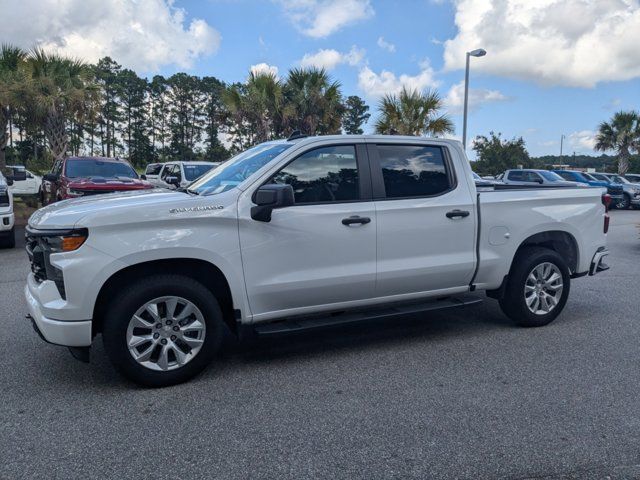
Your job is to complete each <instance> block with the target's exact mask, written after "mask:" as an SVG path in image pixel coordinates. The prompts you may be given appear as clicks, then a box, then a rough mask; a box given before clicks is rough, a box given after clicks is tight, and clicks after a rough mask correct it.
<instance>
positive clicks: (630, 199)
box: [591, 172, 640, 210]
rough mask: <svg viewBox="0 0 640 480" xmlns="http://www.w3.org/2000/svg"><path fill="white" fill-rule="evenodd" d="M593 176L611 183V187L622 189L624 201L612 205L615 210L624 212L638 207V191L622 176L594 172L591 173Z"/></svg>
mask: <svg viewBox="0 0 640 480" xmlns="http://www.w3.org/2000/svg"><path fill="white" fill-rule="evenodd" d="M591 176H592V177H594V178H597V179H598V180H602V181H603V182H609V184H610V185H614V186H618V187H619V188H621V189H622V199H620V200H618V201H617V202H615V203H614V202H612V203H611V204H612V205H613V206H614V207H615V208H619V209H621V210H624V209H627V208H629V207H630V206H631V205H634V206H636V205H638V203H639V201H640V199H639V198H638V196H637V190H638V189H637V187H636V186H635V185H633V184H632V183H629V181H628V180H625V179H624V178H622V177H621V176H619V175H616V174H613V173H602V172H593V173H591ZM621 180H622V181H624V183H623V182H621Z"/></svg>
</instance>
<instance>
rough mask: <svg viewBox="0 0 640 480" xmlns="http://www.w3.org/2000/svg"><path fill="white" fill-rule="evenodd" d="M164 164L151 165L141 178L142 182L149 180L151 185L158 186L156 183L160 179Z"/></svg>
mask: <svg viewBox="0 0 640 480" xmlns="http://www.w3.org/2000/svg"><path fill="white" fill-rule="evenodd" d="M163 165H164V163H150V164H148V165H147V168H145V171H144V173H143V174H142V175H141V176H140V178H142V180H147V181H148V182H149V183H151V184H153V185H156V182H157V181H158V179H159V178H160V171H161V170H162V166H163Z"/></svg>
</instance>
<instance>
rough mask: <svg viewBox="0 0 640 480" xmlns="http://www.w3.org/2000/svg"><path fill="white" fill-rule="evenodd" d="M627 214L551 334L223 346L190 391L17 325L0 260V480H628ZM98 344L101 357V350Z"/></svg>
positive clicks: (430, 333) (316, 337) (637, 215)
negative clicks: (607, 253) (599, 269)
mask: <svg viewBox="0 0 640 480" xmlns="http://www.w3.org/2000/svg"><path fill="white" fill-rule="evenodd" d="M638 223H640V212H639V211H625V212H617V211H616V212H612V228H611V232H610V234H609V247H610V249H611V252H612V255H611V257H610V259H609V262H608V263H609V264H610V265H611V267H612V268H611V270H610V271H608V272H605V273H603V274H601V275H598V276H596V277H589V278H582V279H579V280H576V281H575V282H574V283H573V285H572V292H571V295H570V298H569V303H568V305H567V308H566V309H565V312H564V313H563V314H562V315H561V316H560V318H559V319H558V320H556V321H555V322H554V323H553V324H551V325H549V326H547V327H544V328H540V329H521V328H517V327H515V326H513V325H512V324H511V323H510V322H509V321H508V319H507V318H506V317H504V316H503V315H502V313H501V312H500V310H499V309H498V307H497V304H496V303H495V302H494V301H492V300H487V301H486V302H485V304H484V305H483V306H481V307H479V308H475V309H468V310H459V311H456V312H451V311H449V312H447V313H437V314H436V313H432V314H429V315H428V316H427V317H404V318H398V319H393V320H387V321H384V322H381V321H378V322H373V323H368V324H366V325H360V326H350V327H343V328H337V329H333V330H327V331H322V332H307V333H304V334H296V335H288V336H284V337H278V338H270V339H267V340H259V341H257V342H255V343H254V344H253V345H239V346H237V345H230V346H229V347H227V348H226V350H225V352H224V353H223V354H222V356H221V358H220V359H219V360H218V361H217V363H215V364H214V365H211V367H210V368H209V369H208V370H206V372H205V373H204V374H203V375H201V376H200V377H198V378H197V379H195V380H194V381H191V382H190V383H187V384H183V385H179V386H176V387H171V388H165V389H159V390H149V389H142V388H139V387H136V386H135V385H132V384H131V383H128V382H126V381H124V380H123V379H122V378H120V377H119V376H118V375H117V374H116V372H115V371H114V370H113V368H112V367H111V365H110V364H109V363H108V361H107V359H106V357H105V355H104V351H103V348H102V344H101V341H97V342H96V343H95V345H94V348H93V352H92V363H91V364H89V365H87V364H83V363H80V362H78V361H76V360H74V359H73V358H72V357H71V356H70V354H69V353H68V352H67V350H66V349H64V348H61V347H55V346H52V345H48V344H45V343H43V342H42V341H41V340H40V339H39V338H38V337H37V335H36V334H35V333H34V332H33V330H32V329H31V326H30V325H29V324H28V323H27V322H26V321H25V320H24V314H25V312H26V306H25V302H24V300H23V297H22V289H23V286H24V279H25V276H26V274H27V271H28V262H27V258H26V254H25V253H24V251H23V250H22V248H21V246H22V243H23V242H21V241H19V247H18V248H16V249H15V250H11V251H0V329H1V331H2V335H0V350H1V351H2V352H3V357H2V360H3V361H2V368H1V369H0V478H3V479H17V478H36V477H39V478H47V479H48V478H107V477H109V478H134V477H135V478H140V479H145V478H172V479H173V478H184V479H193V478H220V479H236V478H237V479H241V478H252V479H255V478H349V479H352V478H363V479H364V478H367V479H370V478H468V479H477V478H513V479H530V478H531V479H533V478H535V479H541V478H544V479H547V478H554V479H555V478H561V479H574V478H575V479H604V478H610V479H628V478H640V358H639V345H640V341H639V340H640V300H639V297H640V290H639V288H638V285H639V284H640V261H639V259H640V231H639V230H638V228H636V224H638ZM98 340H100V339H98Z"/></svg>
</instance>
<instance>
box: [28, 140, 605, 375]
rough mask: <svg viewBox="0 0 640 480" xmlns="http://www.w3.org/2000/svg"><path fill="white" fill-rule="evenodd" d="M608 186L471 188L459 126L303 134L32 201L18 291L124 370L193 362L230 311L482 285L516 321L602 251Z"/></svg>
mask: <svg viewBox="0 0 640 480" xmlns="http://www.w3.org/2000/svg"><path fill="white" fill-rule="evenodd" d="M606 200H607V199H606V197H604V198H603V196H602V192H601V191H599V190H598V189H591V188H557V189H549V188H542V187H540V186H538V185H536V186H532V187H530V188H526V187H520V188H516V189H514V188H513V187H509V186H507V185H495V186H494V187H493V188H491V189H487V190H485V191H482V192H478V190H477V189H476V186H475V183H474V181H473V177H472V174H471V167H470V165H469V161H468V160H467V158H466V156H465V154H464V151H463V149H462V145H461V144H460V143H459V142H456V141H453V140H444V139H428V138H421V137H401V136H364V135H354V136H351V135H337V136H327V137H308V138H301V137H299V136H296V137H295V138H292V139H290V140H280V141H273V142H267V143H263V144H260V145H257V146H255V147H253V148H251V149H249V150H247V151H245V152H243V153H241V154H239V155H237V156H236V157H234V158H232V159H231V160H229V161H227V162H226V163H225V164H224V165H222V166H220V167H219V168H217V169H215V170H212V171H210V172H209V173H208V174H206V175H204V176H203V177H201V178H200V179H199V180H197V181H196V182H194V183H193V184H191V185H190V186H189V188H188V189H186V190H181V191H168V190H164V189H163V190H158V189H156V190H150V191H145V192H129V193H126V194H121V195H120V194H113V195H109V196H108V198H107V196H103V197H102V198H91V197H85V198H79V199H73V200H64V201H61V202H57V203H55V204H52V205H49V206H47V207H45V208H42V209H40V210H38V211H36V212H35V213H34V214H33V215H32V216H31V218H30V219H29V225H28V227H27V252H28V255H29V257H30V259H31V264H32V266H31V268H32V273H30V274H29V276H28V280H27V285H26V287H25V291H24V292H25V296H26V300H27V305H28V308H29V316H30V317H31V318H32V320H33V323H34V325H35V327H36V329H37V330H38V331H39V332H40V333H41V334H42V336H43V337H44V338H45V339H46V340H47V341H49V342H52V343H55V344H59V345H65V346H69V347H72V353H74V355H75V356H77V357H80V358H84V359H87V358H88V356H89V347H90V346H91V344H92V342H93V339H94V337H95V336H96V335H98V334H102V337H103V341H104V345H105V349H106V352H107V354H108V356H109V357H110V359H111V361H112V362H113V363H114V365H115V366H116V367H117V369H118V370H119V371H120V372H122V373H123V374H124V375H126V376H127V377H129V378H131V379H133V380H134V381H136V382H139V383H142V384H146V385H154V386H161V385H169V384H174V383H178V382H181V381H185V380H187V379H189V378H191V377H192V376H194V375H196V374H197V373H198V372H199V371H201V370H202V369H203V368H204V367H205V366H206V365H207V364H208V363H209V362H210V361H211V360H212V359H213V358H214V355H215V352H216V350H217V349H218V347H219V345H220V342H221V339H222V336H223V331H225V330H227V329H228V330H229V331H230V332H232V333H233V334H235V335H238V336H241V335H242V332H244V331H246V329H249V328H250V329H252V330H254V331H256V332H257V333H259V334H262V335H266V334H273V333H282V332H287V331H294V330H300V329H304V328H315V327H319V326H327V325H333V324H337V323H344V322H355V321H359V320H362V319H365V318H372V317H389V316H393V315H398V314H402V313H416V312H422V311H428V310H434V309H442V308H451V307H457V306H466V305H472V304H476V303H478V302H480V301H481V300H480V298H479V297H477V296H476V295H477V292H480V291H486V293H487V295H489V296H490V297H493V298H496V299H498V300H499V302H500V306H501V308H502V310H503V311H504V312H505V313H506V315H508V316H509V317H510V318H511V319H513V320H514V321H515V322H517V323H518V324H520V325H524V326H528V327H532V326H542V325H546V324H548V323H549V322H551V321H553V320H554V319H555V318H556V317H557V316H558V314H560V312H561V311H562V310H563V308H564V306H565V303H566V301H567V298H568V295H569V286H570V283H571V280H572V279H573V278H578V277H581V276H583V275H593V274H595V273H597V272H599V271H602V270H606V269H607V268H608V267H607V265H606V264H605V263H604V262H603V259H604V258H605V257H606V256H607V254H608V251H607V247H606V232H607V230H608V222H609V217H608V215H607V214H606V207H605V203H606ZM472 292H475V293H472ZM523 334H526V333H524V332H523Z"/></svg>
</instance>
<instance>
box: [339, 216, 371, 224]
mask: <svg viewBox="0 0 640 480" xmlns="http://www.w3.org/2000/svg"><path fill="white" fill-rule="evenodd" d="M370 221H371V219H370V218H369V217H359V216H357V215H354V216H353V217H348V218H343V219H342V224H343V225H347V226H349V225H355V224H358V223H359V224H361V225H365V224H367V223H369V222H370Z"/></svg>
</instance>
